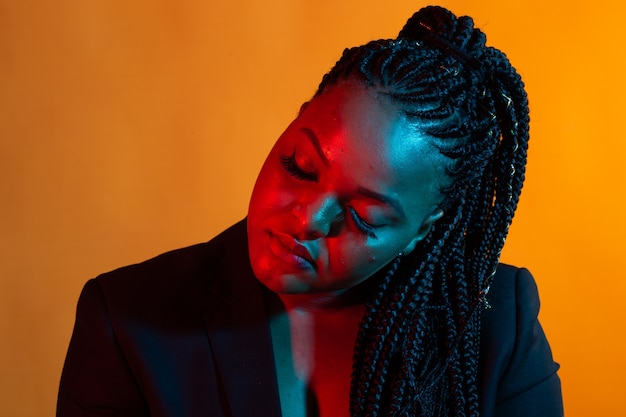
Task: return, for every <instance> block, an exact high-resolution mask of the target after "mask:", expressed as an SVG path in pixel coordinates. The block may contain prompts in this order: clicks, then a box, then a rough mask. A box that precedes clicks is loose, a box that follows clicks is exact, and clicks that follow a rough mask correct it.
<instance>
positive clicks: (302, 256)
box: [270, 233, 316, 269]
mask: <svg viewBox="0 0 626 417" xmlns="http://www.w3.org/2000/svg"><path fill="white" fill-rule="evenodd" d="M271 237H272V239H271V242H270V250H271V251H272V252H273V253H274V254H275V255H277V256H279V257H281V258H285V259H287V260H288V261H290V263H292V264H294V265H295V266H297V267H298V268H301V269H308V268H313V269H316V265H315V258H314V257H313V255H312V254H311V252H310V251H309V249H308V248H307V247H306V246H304V245H302V244H300V243H298V241H296V239H294V238H293V237H291V236H290V235H287V234H282V233H271Z"/></svg>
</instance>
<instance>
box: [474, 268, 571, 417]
mask: <svg viewBox="0 0 626 417" xmlns="http://www.w3.org/2000/svg"><path fill="white" fill-rule="evenodd" d="M487 301H488V304H489V306H487V307H486V308H485V309H484V310H483V311H482V330H481V370H480V372H481V390H482V394H483V400H484V401H485V402H486V403H491V405H492V407H489V408H490V410H489V411H485V412H483V414H484V415H487V416H490V415H511V416H514V415H537V416H558V415H560V414H559V413H560V411H559V410H560V409H561V410H562V403H561V400H560V398H561V396H560V382H559V379H558V376H557V374H556V372H557V370H558V368H559V366H558V364H556V363H555V362H554V361H553V359H552V352H551V350H550V346H549V344H548V341H547V339H546V337H545V334H544V332H543V329H542V328H541V325H540V323H539V321H538V319H537V315H538V313H539V307H540V303H539V295H538V291H537V285H536V283H535V280H534V278H533V276H532V275H531V274H530V272H529V271H528V270H527V269H525V268H516V267H513V266H510V265H500V266H499V267H498V269H497V271H496V274H495V276H494V278H493V283H492V286H491V289H490V291H489V293H488V295H487ZM493 407H495V408H493ZM524 407H537V409H535V408H524ZM504 409H506V410H507V411H506V412H502V411H500V413H495V414H493V410H504ZM522 410H525V411H523V413H522V414H519V413H520V412H522ZM546 410H550V411H549V412H546V413H544V411H546ZM507 413H509V414H507ZM510 413H513V414H510ZM524 413H526V414H524Z"/></svg>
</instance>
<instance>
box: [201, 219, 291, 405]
mask: <svg viewBox="0 0 626 417" xmlns="http://www.w3.org/2000/svg"><path fill="white" fill-rule="evenodd" d="M242 223H243V227H239V228H238V229H240V233H236V234H235V236H234V239H232V242H226V244H225V246H224V252H223V253H222V256H221V260H220V262H219V267H218V268H217V271H216V272H217V273H216V275H215V276H212V277H210V280H211V284H210V287H211V288H210V290H209V291H210V292H211V293H212V294H211V296H210V297H207V301H208V303H207V305H205V308H204V314H203V319H204V324H205V326H206V331H207V335H208V338H209V342H210V345H211V350H212V355H213V360H214V361H215V367H216V369H217V371H218V374H219V375H218V379H219V380H220V381H221V382H222V384H223V389H224V393H225V396H226V397H227V401H228V405H229V407H230V410H231V412H232V416H233V417H250V416H264V417H279V416H281V412H280V401H279V397H278V384H277V379H276V371H275V366H274V354H273V349H272V341H271V334H270V328H269V321H268V312H267V306H266V297H271V296H273V294H271V293H270V292H269V290H267V289H266V288H265V287H263V286H262V285H261V284H260V283H259V282H258V281H257V280H256V278H255V277H254V275H253V273H252V268H251V267H250V264H249V261H248V251H247V239H246V235H245V222H242ZM241 229H243V230H242V231H241ZM208 304H210V305H208Z"/></svg>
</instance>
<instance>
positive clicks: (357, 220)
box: [348, 207, 377, 239]
mask: <svg viewBox="0 0 626 417" xmlns="http://www.w3.org/2000/svg"><path fill="white" fill-rule="evenodd" d="M348 210H349V211H350V216H351V217H352V220H353V221H354V224H355V225H356V227H357V228H358V229H359V230H360V231H361V232H363V233H364V234H366V235H367V236H369V237H371V238H374V239H376V237H377V236H376V233H375V229H376V228H375V227H374V226H372V225H371V224H369V223H368V222H366V221H365V220H363V219H362V218H361V217H359V215H358V214H357V212H356V210H354V209H353V208H352V207H349V208H348Z"/></svg>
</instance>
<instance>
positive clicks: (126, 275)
mask: <svg viewBox="0 0 626 417" xmlns="http://www.w3.org/2000/svg"><path fill="white" fill-rule="evenodd" d="M246 242H247V238H246V224H245V221H241V222H239V223H237V224H235V225H233V226H231V227H230V228H228V229H226V230H225V231H224V232H222V233H220V234H219V235H217V236H216V237H214V238H213V239H211V240H210V241H208V242H205V243H200V244H196V245H193V246H189V247H185V248H181V249H176V250H172V251H169V252H166V253H163V254H161V255H158V256H156V257H154V258H152V259H149V260H146V261H144V262H141V263H137V264H133V265H128V266H124V267H122V268H118V269H116V270H113V271H110V272H107V273H104V274H102V275H99V276H98V277H96V278H95V279H93V280H91V281H90V282H88V283H87V284H86V285H85V288H84V290H83V296H81V298H87V297H89V296H90V295H92V296H93V294H94V293H99V294H98V295H97V296H96V297H97V298H98V299H101V300H102V301H103V302H104V303H105V305H106V308H107V310H108V312H109V314H110V315H111V316H112V318H114V316H117V315H121V314H125V315H128V314H133V315H136V314H139V315H143V314H146V315H151V316H152V317H153V318H157V316H159V315H160V314H162V315H164V316H165V315H166V314H169V315H172V314H174V313H176V312H180V313H184V314H189V313H195V312H197V310H198V309H200V308H202V305H203V303H206V302H207V297H208V298H211V294H218V293H219V286H220V285H222V284H221V283H222V281H224V280H223V279H221V278H220V277H222V276H226V275H229V272H228V271H226V269H228V268H231V269H232V268H233V264H234V265H236V266H237V267H238V268H245V265H247V264H248V261H247V249H246V248H247V244H246ZM233 260H236V261H235V262H233ZM159 312H162V313H159ZM163 319H166V318H165V317H163Z"/></svg>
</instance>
